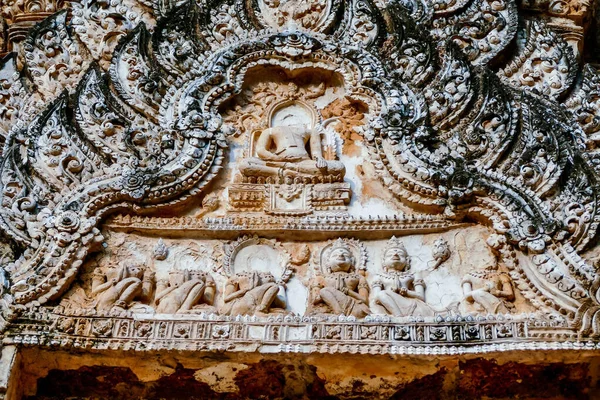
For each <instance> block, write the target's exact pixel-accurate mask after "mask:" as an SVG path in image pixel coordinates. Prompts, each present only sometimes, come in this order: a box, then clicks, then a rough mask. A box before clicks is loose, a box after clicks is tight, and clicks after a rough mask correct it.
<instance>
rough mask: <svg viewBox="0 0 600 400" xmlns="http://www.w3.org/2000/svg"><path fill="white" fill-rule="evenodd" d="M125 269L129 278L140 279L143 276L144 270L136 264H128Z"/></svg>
mask: <svg viewBox="0 0 600 400" xmlns="http://www.w3.org/2000/svg"><path fill="white" fill-rule="evenodd" d="M126 268H127V275H128V276H129V277H132V278H138V279H142V277H143V276H144V270H143V269H142V267H140V266H139V265H137V264H129V265H128V266H127V267H126Z"/></svg>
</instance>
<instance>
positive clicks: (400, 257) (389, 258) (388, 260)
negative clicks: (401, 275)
mask: <svg viewBox="0 0 600 400" xmlns="http://www.w3.org/2000/svg"><path fill="white" fill-rule="evenodd" d="M383 268H384V269H385V270H393V271H405V270H407V269H409V268H410V257H409V256H408V252H407V251H406V248H405V247H404V244H403V243H402V242H401V241H400V240H398V239H396V237H394V236H392V238H391V239H390V240H389V241H388V244H387V246H386V248H385V250H384V252H383Z"/></svg>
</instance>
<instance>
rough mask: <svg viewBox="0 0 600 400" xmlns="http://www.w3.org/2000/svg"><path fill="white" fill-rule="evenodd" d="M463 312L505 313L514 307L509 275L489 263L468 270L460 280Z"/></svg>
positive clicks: (513, 294) (513, 295)
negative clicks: (479, 268) (481, 267)
mask: <svg viewBox="0 0 600 400" xmlns="http://www.w3.org/2000/svg"><path fill="white" fill-rule="evenodd" d="M462 287H463V292H464V296H465V297H464V299H463V301H462V302H461V304H460V309H461V311H462V312H463V313H485V314H507V313H509V312H511V310H513V309H514V305H513V304H512V303H511V302H512V301H513V300H514V299H515V293H514V289H513V286H512V280H511V279H510V276H509V275H508V274H506V273H504V272H500V271H498V266H497V265H490V266H487V267H485V268H483V269H481V270H478V271H472V272H469V273H468V274H467V275H465V277H464V278H463V280H462Z"/></svg>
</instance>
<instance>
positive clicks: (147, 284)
mask: <svg viewBox="0 0 600 400" xmlns="http://www.w3.org/2000/svg"><path fill="white" fill-rule="evenodd" d="M321 264H322V265H321V273H318V274H316V275H315V276H314V277H313V278H311V279H310V281H309V284H308V286H309V287H308V308H307V313H308V314H312V315H318V314H334V315H348V316H354V317H356V318H363V317H365V316H367V315H369V314H387V315H390V316H397V317H405V316H423V317H429V316H434V315H436V314H444V313H450V312H457V313H486V314H498V313H502V314H503V313H508V312H511V311H512V309H514V305H513V304H512V302H513V300H514V298H515V293H514V290H513V286H512V282H511V279H510V277H509V275H508V274H506V273H504V272H501V271H499V270H498V267H497V265H496V264H492V265H489V266H487V267H486V268H483V269H480V270H476V271H472V272H469V273H467V274H466V275H465V276H464V277H463V279H462V293H463V296H462V300H461V301H459V302H455V303H453V304H452V305H450V306H448V307H446V308H444V309H435V308H434V307H432V306H431V305H430V304H428V303H427V299H426V291H425V289H426V285H425V282H424V281H423V280H422V279H420V278H418V277H417V276H416V275H415V273H413V272H412V271H411V270H410V264H411V260H410V257H409V255H408V253H407V251H406V249H405V248H404V246H403V244H402V243H401V242H400V241H399V240H397V239H395V238H392V239H390V241H389V242H388V245H387V247H386V249H385V251H384V254H383V259H382V272H380V273H376V274H375V275H374V276H373V277H372V279H370V280H371V283H370V284H369V282H368V281H367V271H366V270H364V269H360V268H359V267H358V260H357V257H356V256H355V254H353V251H352V249H351V247H350V245H349V243H348V242H347V241H343V240H338V241H335V242H334V243H332V244H331V245H330V246H329V247H328V248H327V251H326V252H324V255H323V257H322V259H321ZM219 295H220V296H222V299H221V300H222V301H221V302H217V301H216V300H217V296H219ZM92 297H93V298H94V300H93V307H94V308H95V309H96V310H97V311H111V310H114V309H117V310H125V309H128V308H130V307H131V306H132V305H134V304H137V305H139V304H144V305H145V306H146V307H147V308H148V311H154V312H157V313H166V314H177V313H194V312H208V313H220V314H223V315H262V314H268V313H276V312H281V313H283V312H286V302H287V293H286V283H285V279H282V278H279V279H276V278H275V276H273V275H272V274H271V273H268V272H259V271H244V272H240V273H236V274H232V275H231V276H229V277H228V279H227V281H226V283H225V285H224V288H223V289H222V290H218V289H217V284H216V282H215V280H214V278H213V276H212V275H211V274H210V273H208V272H204V271H198V270H172V271H170V272H169V278H168V279H163V280H159V281H158V282H156V279H155V274H154V272H152V271H151V269H146V268H143V267H141V266H139V265H135V264H123V265H121V266H119V267H113V268H108V269H106V270H104V271H103V270H101V269H96V271H95V272H94V275H93V279H92ZM217 303H220V306H219V307H218V308H217V307H215V305H216V304H217ZM150 308H151V310H150Z"/></svg>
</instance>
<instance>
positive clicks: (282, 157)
mask: <svg viewBox="0 0 600 400" xmlns="http://www.w3.org/2000/svg"><path fill="white" fill-rule="evenodd" d="M299 110H302V107H299V106H297V105H296V106H294V104H292V105H289V106H286V107H284V108H282V109H280V110H279V111H278V112H277V115H276V117H275V119H276V121H275V125H274V126H273V127H270V128H267V129H265V130H263V131H262V132H261V133H260V136H259V137H258V140H257V141H256V144H255V147H256V151H255V152H256V156H255V157H254V156H253V157H249V158H247V159H245V160H243V161H241V162H240V165H239V169H240V172H241V173H242V175H244V176H253V177H281V178H285V177H292V178H294V177H302V178H313V177H324V176H332V177H336V178H337V179H338V180H342V179H343V177H344V174H345V171H346V170H345V167H344V164H343V163H341V162H340V161H335V160H325V158H324V157H323V148H322V144H321V131H322V129H323V127H322V126H321V125H319V124H317V125H316V126H314V127H312V128H311V127H310V126H309V124H308V123H306V121H305V120H304V121H303V120H302V118H298V115H297V114H298V113H302V111H299ZM299 121H300V122H299ZM307 145H308V149H307Z"/></svg>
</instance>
